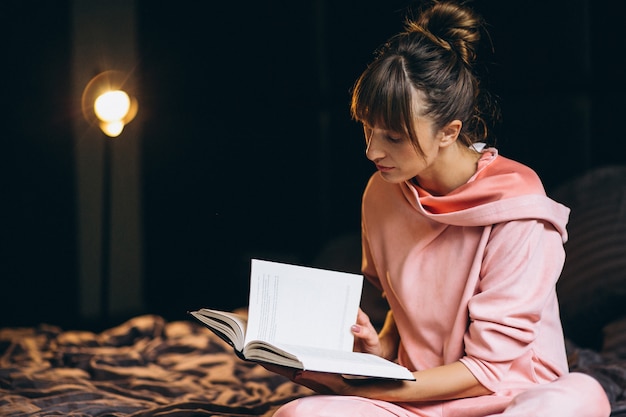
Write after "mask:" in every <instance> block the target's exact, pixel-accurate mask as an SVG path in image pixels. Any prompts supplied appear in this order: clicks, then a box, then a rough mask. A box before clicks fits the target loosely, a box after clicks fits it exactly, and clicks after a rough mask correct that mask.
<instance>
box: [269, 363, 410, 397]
mask: <svg viewBox="0 0 626 417" xmlns="http://www.w3.org/2000/svg"><path fill="white" fill-rule="evenodd" d="M261 365H262V366H263V367H264V368H265V369H267V370H268V371H271V372H275V373H277V374H279V375H282V376H284V377H286V378H288V379H290V380H291V381H292V382H295V383H296V384H299V385H303V386H305V387H307V388H309V389H311V390H313V391H315V392H316V393H318V394H325V395H357V396H364V397H371V396H372V394H373V395H374V396H373V397H372V398H376V395H379V394H378V393H379V392H380V391H382V392H387V391H390V390H393V389H396V388H398V387H400V386H402V384H403V382H401V381H393V380H380V379H377V378H365V379H358V378H357V379H346V378H344V377H343V376H341V375H339V374H332V373H326V372H314V371H302V370H299V369H294V368H288V367H285V366H279V365H272V364H268V363H262V364H261Z"/></svg>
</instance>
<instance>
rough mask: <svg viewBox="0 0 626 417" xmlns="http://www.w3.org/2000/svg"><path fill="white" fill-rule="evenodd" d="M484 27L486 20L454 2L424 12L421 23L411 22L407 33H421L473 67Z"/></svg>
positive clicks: (438, 4) (441, 4) (420, 14)
mask: <svg viewBox="0 0 626 417" xmlns="http://www.w3.org/2000/svg"><path fill="white" fill-rule="evenodd" d="M482 26H483V22H482V19H481V18H480V16H479V15H478V14H476V13H475V12H474V11H473V10H471V9H470V8H468V7H465V6H462V5H460V4H457V3H454V2H451V1H441V2H439V1H437V2H435V3H433V4H432V5H430V6H429V7H426V8H425V9H423V10H422V11H421V12H420V13H419V16H418V18H417V20H415V21H413V20H409V22H408V23H407V30H408V31H410V32H421V33H422V34H424V35H425V36H427V37H428V38H430V39H431V40H433V41H434V42H435V43H438V44H440V45H441V46H442V47H444V48H445V49H453V50H454V51H456V52H457V53H458V54H459V55H460V56H461V58H462V59H463V61H465V62H466V63H467V64H472V63H473V62H474V61H475V59H476V51H477V49H478V44H479V41H480V32H481V28H482Z"/></svg>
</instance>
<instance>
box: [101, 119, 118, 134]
mask: <svg viewBox="0 0 626 417" xmlns="http://www.w3.org/2000/svg"><path fill="white" fill-rule="evenodd" d="M100 129H102V131H103V132H104V133H105V134H106V135H107V136H110V137H112V138H115V137H118V136H119V135H120V134H121V133H122V130H124V122H122V121H121V120H116V121H114V122H102V123H100Z"/></svg>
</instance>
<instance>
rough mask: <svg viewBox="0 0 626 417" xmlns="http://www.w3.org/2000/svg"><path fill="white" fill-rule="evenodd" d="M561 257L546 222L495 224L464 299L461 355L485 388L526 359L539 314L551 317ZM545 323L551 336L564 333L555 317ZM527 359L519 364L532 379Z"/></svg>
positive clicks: (557, 235) (494, 385) (558, 244)
mask: <svg viewBox="0 0 626 417" xmlns="http://www.w3.org/2000/svg"><path fill="white" fill-rule="evenodd" d="M564 260H565V252H564V248H563V242H562V240H561V235H560V233H559V232H557V231H556V230H555V229H554V227H553V226H552V224H550V223H547V222H542V221H539V220H518V221H511V222H505V223H501V224H497V225H495V226H493V229H492V231H491V235H490V239H489V243H488V245H487V247H486V249H485V252H484V259H483V264H482V270H481V278H480V282H479V286H478V288H477V292H476V295H474V296H473V297H472V298H471V299H470V301H469V304H468V309H469V319H470V323H469V327H468V330H467V332H466V335H465V338H464V342H465V353H466V356H465V357H464V358H462V359H461V361H462V362H463V363H464V364H465V365H466V366H467V367H468V368H469V369H470V371H471V372H472V373H473V374H474V376H475V377H476V378H477V379H478V380H479V381H480V382H481V384H483V385H484V386H485V387H487V388H488V389H490V390H492V391H497V388H498V382H499V381H500V380H501V379H502V378H503V376H504V375H506V373H507V372H509V370H510V368H511V365H512V364H513V363H514V362H515V361H516V360H520V358H523V357H526V358H528V355H527V354H528V353H529V352H528V351H529V349H530V345H531V343H532V342H534V341H535V340H536V338H537V331H538V328H539V323H540V322H541V321H542V319H545V320H554V317H555V314H554V309H555V308H558V304H557V300H556V281H557V279H558V277H559V275H560V273H561V269H562V267H563V263H564ZM545 312H550V313H549V314H544V313H545ZM556 317H558V313H557V314H556ZM546 325H547V326H554V327H558V328H555V331H556V332H555V333H554V334H555V335H559V334H562V331H561V329H560V323H559V322H558V320H555V321H554V322H552V323H546V322H545V321H544V322H543V323H542V327H543V330H542V331H545V327H546ZM559 345H560V343H555V346H559ZM534 346H535V347H534V349H536V348H537V347H536V345H534ZM548 350H549V348H548ZM559 353H562V352H559ZM542 356H543V357H546V356H547V357H548V358H549V357H551V355H550V352H548V354H547V355H546V354H545V352H542ZM554 357H555V358H557V357H558V353H557V352H554ZM530 362H531V361H528V363H522V364H520V366H521V367H522V372H524V373H529V374H530V375H529V376H530V377H531V379H532V378H533V375H532V373H533V369H532V363H530ZM516 368H517V366H516ZM516 371H517V369H516Z"/></svg>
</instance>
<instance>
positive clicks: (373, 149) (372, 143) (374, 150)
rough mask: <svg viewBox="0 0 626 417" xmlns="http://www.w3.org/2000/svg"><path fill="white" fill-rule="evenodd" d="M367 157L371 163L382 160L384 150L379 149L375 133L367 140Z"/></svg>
mask: <svg viewBox="0 0 626 417" xmlns="http://www.w3.org/2000/svg"><path fill="white" fill-rule="evenodd" d="M365 156H366V157H367V159H369V160H370V161H375V160H377V159H381V158H382V156H383V152H382V149H381V148H380V147H379V140H378V139H377V137H376V134H374V133H372V134H371V135H370V137H369V138H367V148H365Z"/></svg>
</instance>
